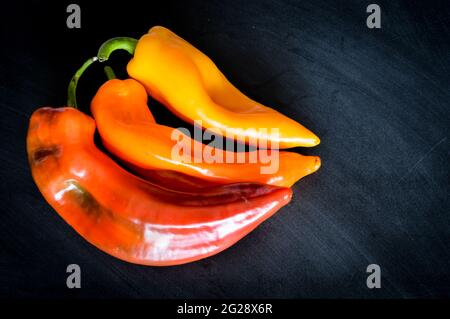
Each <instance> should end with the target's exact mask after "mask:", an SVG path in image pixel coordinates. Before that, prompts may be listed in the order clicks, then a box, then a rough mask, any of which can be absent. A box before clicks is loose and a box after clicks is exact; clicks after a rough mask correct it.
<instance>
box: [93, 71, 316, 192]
mask: <svg viewBox="0 0 450 319" xmlns="http://www.w3.org/2000/svg"><path fill="white" fill-rule="evenodd" d="M91 111H92V114H93V116H94V118H95V121H96V123H97V127H98V130H99V133H100V136H101V138H102V141H103V144H104V145H105V146H106V148H107V149H108V150H109V151H110V152H112V153H113V154H115V155H116V156H118V157H119V158H120V159H121V160H123V161H125V162H126V163H129V164H130V165H132V166H134V167H139V168H140V169H141V172H142V169H143V170H148V169H160V170H172V171H177V172H180V173H183V174H187V175H190V176H192V177H197V178H202V179H205V180H208V181H212V182H216V183H223V184H224V183H233V182H258V183H265V184H272V185H276V186H285V187H288V186H291V185H293V184H294V183H295V182H296V181H297V180H299V179H300V178H302V177H304V176H306V175H308V174H311V173H313V172H315V171H316V170H317V169H318V168H319V167H320V158H319V157H317V156H303V155H300V154H297V153H294V152H285V151H281V152H279V156H278V157H277V156H273V158H272V159H273V160H274V161H275V160H277V161H278V164H277V165H278V169H276V170H274V171H273V172H271V173H270V174H269V173H268V174H264V173H262V171H263V167H267V166H268V165H269V164H267V163H265V164H264V163H262V162H261V161H260V160H259V159H261V158H262V155H263V154H264V153H263V151H254V152H246V153H245V161H244V163H236V160H234V161H235V162H234V163H229V162H228V163H227V162H224V163H207V162H205V161H204V159H202V158H200V159H199V160H200V161H201V162H196V157H195V149H196V148H197V149H201V150H202V151H201V154H205V153H213V152H214V153H215V155H216V156H218V158H222V159H226V158H227V157H229V158H236V157H237V155H236V154H237V153H234V152H229V151H223V150H220V149H217V148H216V149H212V147H211V146H208V145H203V144H201V143H200V142H198V141H195V140H193V139H191V138H188V137H186V136H185V137H186V138H183V142H182V143H186V144H185V145H186V149H188V148H189V149H191V148H192V149H193V150H192V151H191V156H190V157H189V161H188V162H180V161H178V160H176V159H174V158H173V155H172V150H173V148H174V146H175V145H176V143H177V141H174V140H172V139H171V137H172V134H173V132H174V129H173V128H171V127H168V126H164V125H159V124H157V123H156V122H155V121H154V118H153V116H152V114H151V112H150V110H149V108H148V106H147V92H146V91H145V89H144V87H143V86H142V85H141V84H140V83H138V82H137V81H135V80H133V79H127V80H123V81H122V80H116V79H114V80H110V81H108V82H106V83H105V84H103V85H102V87H101V88H100V89H99V90H98V92H97V94H96V95H95V97H94V99H93V100H92V103H91ZM253 155H256V156H255V158H257V159H258V161H257V162H255V163H252V162H250V160H249V159H250V158H251V156H253ZM144 175H145V173H144Z"/></svg>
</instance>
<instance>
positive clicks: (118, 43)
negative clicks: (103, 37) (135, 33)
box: [97, 37, 138, 62]
mask: <svg viewBox="0 0 450 319" xmlns="http://www.w3.org/2000/svg"><path fill="white" fill-rule="evenodd" d="M137 42H138V41H137V40H136V39H133V38H129V37H118V38H112V39H109V40H108V41H106V42H104V43H103V44H102V46H101V47H100V49H99V50H98V53H97V57H98V60H99V61H100V62H105V61H106V60H108V59H109V56H110V55H111V53H112V52H114V51H116V50H125V51H127V52H128V53H130V54H131V55H133V54H134V50H135V49H136V44H137Z"/></svg>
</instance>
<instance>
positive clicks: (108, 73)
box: [103, 65, 117, 80]
mask: <svg viewBox="0 0 450 319" xmlns="http://www.w3.org/2000/svg"><path fill="white" fill-rule="evenodd" d="M103 71H105V74H106V77H107V78H108V80H112V79H117V76H116V74H115V73H114V70H113V69H112V68H111V67H110V66H108V65H107V66H105V67H104V69H103Z"/></svg>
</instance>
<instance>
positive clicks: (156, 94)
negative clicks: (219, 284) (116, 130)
mask: <svg viewBox="0 0 450 319" xmlns="http://www.w3.org/2000/svg"><path fill="white" fill-rule="evenodd" d="M126 49H128V51H129V52H132V50H133V49H130V47H129V46H128V47H126ZM99 56H100V55H99ZM106 59H107V57H106ZM127 71H128V74H129V76H130V77H132V78H134V79H136V80H138V81H139V82H141V83H142V84H143V85H144V86H145V88H146V89H147V92H148V93H149V94H150V95H151V96H152V97H153V98H155V99H156V100H158V101H159V102H161V103H162V104H164V105H165V106H167V107H168V108H169V109H170V110H171V111H172V112H173V113H174V114H176V115H177V116H179V117H181V118H182V119H184V120H186V121H188V122H191V123H192V122H194V121H195V120H201V121H202V126H203V127H204V128H206V129H212V128H218V129H220V130H222V131H225V130H226V129H228V130H229V132H231V133H232V134H233V135H234V138H235V139H236V140H238V141H240V142H244V143H249V144H252V145H255V146H260V145H270V144H271V143H272V142H277V143H278V144H279V147H280V148H290V147H296V146H306V147H311V146H315V145H317V144H319V143H320V140H319V138H318V137H317V136H316V135H315V134H314V133H312V132H311V131H310V130H308V129H307V128H305V127H304V126H302V125H301V124H299V123H298V122H296V121H294V120H292V119H290V118H289V117H287V116H285V115H283V114H281V113H279V112H277V111H275V110H274V109H272V108H269V107H267V106H264V105H262V104H260V103H258V102H256V101H254V100H252V99H250V98H249V97H247V96H245V95H244V94H243V93H242V92H240V91H239V90H238V89H237V88H236V87H234V86H233V85H232V84H231V83H230V82H229V81H228V80H227V78H226V77H225V76H224V75H223V74H222V72H221V71H220V70H219V69H218V68H217V66H216V65H215V64H214V63H213V61H211V59H209V58H208V57H207V56H206V55H205V54H203V53H202V52H200V51H199V50H198V49H196V48H195V47H194V46H192V45H191V44H189V43H188V42H187V41H185V40H183V39H182V38H180V37H179V36H177V35H176V34H175V33H173V32H172V31H170V30H168V29H166V28H164V27H160V26H156V27H153V28H151V29H150V31H149V32H148V34H146V35H144V36H143V37H141V39H140V40H139V42H138V43H137V46H136V48H135V51H134V57H133V58H132V59H131V60H130V62H129V63H128V66H127ZM260 128H264V129H267V130H268V132H258V130H259V129H260ZM271 128H278V129H279V134H278V135H276V134H274V133H273V132H271V131H270V129H271ZM252 129H255V130H252ZM255 131H256V132H255Z"/></svg>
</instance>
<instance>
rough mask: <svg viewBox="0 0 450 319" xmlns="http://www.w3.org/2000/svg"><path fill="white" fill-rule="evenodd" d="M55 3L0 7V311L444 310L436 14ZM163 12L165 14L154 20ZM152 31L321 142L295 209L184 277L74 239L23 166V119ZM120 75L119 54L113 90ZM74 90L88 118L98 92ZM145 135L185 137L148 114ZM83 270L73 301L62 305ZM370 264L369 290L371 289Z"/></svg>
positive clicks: (443, 155)
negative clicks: (317, 305) (297, 302)
mask: <svg viewBox="0 0 450 319" xmlns="http://www.w3.org/2000/svg"><path fill="white" fill-rule="evenodd" d="M75 2H76V3H78V4H80V6H81V14H82V15H81V23H82V27H81V29H79V30H77V29H73V30H69V29H67V28H66V17H67V14H66V6H67V4H68V3H65V2H64V1H54V3H51V2H41V1H26V2H25V1H14V4H12V3H8V4H6V3H2V4H1V10H0V12H1V24H2V26H1V36H2V41H1V54H2V55H1V68H0V74H1V77H0V81H1V82H0V92H1V94H0V97H1V99H0V102H1V105H0V112H1V116H0V127H1V131H2V133H1V134H0V139H1V158H0V160H1V165H0V172H1V184H0V185H1V193H0V194H1V203H2V204H1V213H0V295H1V296H9V297H130V298H156V297H160V298H166V297H171V298H189V297H197V298H203V297H205V298H209V297H216V298H222V297H228V298H245V297H251V298H253V297H256V298H261V297H263V298H270V297H275V298H303V297H312V298H318V297H333V298H336V297H356V298H394V297H395V298H404V297H406V298H407V297H449V296H450V222H449V221H450V218H449V213H450V209H449V208H450V207H449V181H450V178H449V145H450V144H449V143H450V141H449V129H450V127H449V123H450V118H449V101H450V84H449V83H450V12H449V6H448V5H447V4H446V3H448V2H447V1H442V2H434V1H386V2H384V1H378V0H377V1H376V3H378V4H379V5H380V6H381V8H382V28H381V29H378V30H376V29H372V30H371V29H368V28H367V27H366V17H367V15H368V14H367V13H366V6H367V5H368V4H370V3H371V2H369V1H319V0H314V1H251V2H250V1H223V0H220V1H216V0H214V1H193V2H167V1H159V2H153V1H152V2H149V1H121V2H117V4H116V3H115V2H110V1H95V2H94V3H93V1H75ZM162 2H164V3H165V5H164V6H163V5H162V4H161V3H162ZM157 24H160V25H164V26H167V27H169V28H170V29H172V30H174V31H175V32H176V33H178V34H179V35H181V36H182V37H184V38H185V39H187V40H188V41H190V42H191V43H193V44H194V45H195V46H197V47H198V48H199V49H201V50H202V51H203V52H205V53H206V54H208V55H209V56H210V57H211V58H212V59H213V60H214V61H215V62H216V63H217V65H218V66H219V67H220V68H221V69H222V70H223V72H224V73H225V74H226V75H227V76H228V77H229V79H230V80H231V81H232V82H233V83H235V84H236V86H237V87H239V88H241V89H242V91H243V92H245V93H247V94H248V95H249V96H251V97H252V98H254V99H256V100H258V101H261V102H263V103H265V104H267V105H270V106H273V107H274V108H276V109H278V110H280V111H281V112H283V113H285V114H286V115H288V116H291V117H292V118H294V119H296V120H298V121H300V122H301V123H304V124H305V125H306V126H307V127H309V128H310V129H311V130H313V131H314V132H316V133H317V134H318V135H319V136H320V137H321V140H322V143H321V145H319V146H318V147H316V148H313V149H296V151H298V152H301V153H304V154H315V155H319V156H321V158H322V162H323V166H322V168H321V170H320V171H319V172H318V173H316V174H314V175H312V176H308V177H307V178H305V179H303V180H301V181H300V182H299V183H298V184H296V185H295V187H294V196H295V197H294V200H293V201H292V202H291V204H290V205H289V206H287V207H285V208H283V209H282V210H281V211H280V212H279V214H277V215H275V216H274V217H273V218H271V219H270V220H268V221H267V222H265V223H264V224H263V225H261V226H260V227H259V228H258V229H257V230H256V231H254V232H253V233H251V234H250V235H249V236H247V237H245V238H244V239H243V240H242V241H240V242H239V243H238V244H236V245H235V246H233V247H232V248H230V249H228V250H227V251H225V252H223V253H221V254H219V255H216V256H214V257H212V258H208V259H206V260H202V261H199V262H196V263H192V264H188V265H183V266H177V267H170V268H152V267H142V266H136V265H132V264H127V263H125V262H122V261H119V260H116V259H114V258H112V257H110V256H108V255H106V254H104V253H102V252H101V251H99V250H97V249H95V248H94V247H93V246H91V245H90V244H89V243H87V242H86V241H84V240H83V239H82V238H81V237H80V236H78V235H77V234H76V233H75V232H74V231H73V230H72V229H71V228H70V227H69V226H68V225H67V224H66V223H65V222H64V221H63V220H62V219H61V218H60V217H59V216H58V215H57V214H56V213H55V212H54V211H53V209H52V208H51V207H50V206H49V205H48V204H47V203H46V202H45V200H44V199H43V198H42V196H41V195H40V193H39V192H38V190H37V188H36V186H35V185H34V183H33V181H32V179H31V176H30V171H29V168H28V165H27V161H26V152H25V136H26V130H27V126H28V119H29V116H30V114H31V113H32V111H33V110H35V109H36V108H38V107H40V106H59V105H63V104H64V103H65V100H66V86H67V83H68V81H69V79H70V77H71V75H72V74H73V72H74V70H75V69H77V68H78V67H79V66H80V65H81V63H82V62H83V61H85V60H86V58H88V57H89V56H93V55H95V53H96V50H97V48H98V46H99V45H100V44H101V43H102V42H103V41H104V40H106V39H108V38H111V37H113V36H120V35H123V36H132V37H139V36H140V35H142V34H143V33H145V32H146V31H147V30H148V29H149V28H150V27H151V26H153V25H157ZM128 58H129V57H128V56H127V54H126V53H123V54H121V53H117V54H115V55H114V57H113V59H112V63H113V65H114V66H115V68H116V70H117V71H119V72H118V73H119V75H121V76H122V77H124V76H125V73H124V66H125V64H126V61H127V59H128ZM104 80H105V79H104V75H103V73H102V70H101V67H100V66H95V67H93V68H91V69H90V70H89V71H88V72H87V73H86V74H85V77H84V78H83V79H82V80H81V82H80V87H79V101H80V102H81V104H82V105H83V106H82V109H83V110H85V111H87V110H88V105H89V101H90V98H92V96H93V95H94V93H95V91H96V89H97V88H98V87H99V85H101V83H102V82H103V81H104ZM150 107H151V109H152V112H153V113H154V114H155V116H156V118H157V119H158V120H159V121H160V122H162V123H166V124H171V125H174V126H175V125H180V124H183V123H182V122H181V121H180V120H178V119H176V118H175V117H174V116H172V115H171V114H170V113H169V112H168V111H167V110H165V109H163V108H162V107H161V106H159V105H158V104H156V103H155V102H153V101H151V102H150ZM71 263H76V264H79V265H80V267H81V270H82V288H81V289H73V290H70V289H67V288H66V276H67V274H66V266H67V265H68V264H71ZM372 263H375V264H379V265H380V266H381V270H382V288H381V289H373V290H370V289H368V288H367V287H366V277H367V273H366V267H367V266H368V265H369V264H372Z"/></svg>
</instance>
